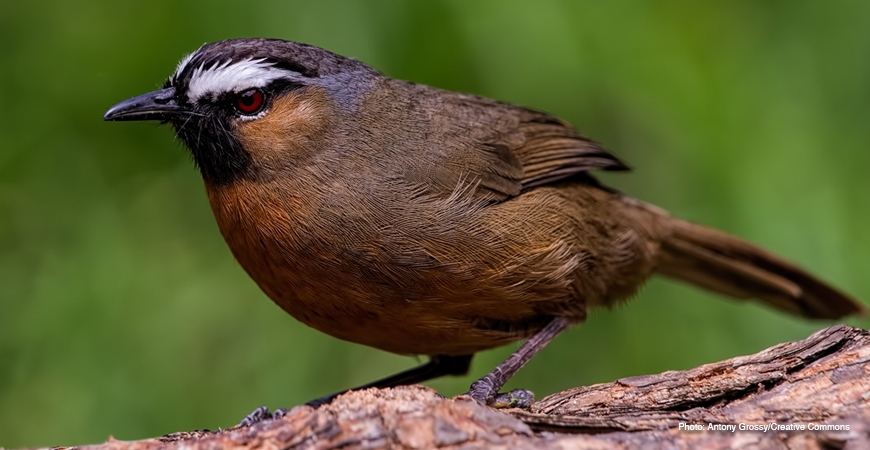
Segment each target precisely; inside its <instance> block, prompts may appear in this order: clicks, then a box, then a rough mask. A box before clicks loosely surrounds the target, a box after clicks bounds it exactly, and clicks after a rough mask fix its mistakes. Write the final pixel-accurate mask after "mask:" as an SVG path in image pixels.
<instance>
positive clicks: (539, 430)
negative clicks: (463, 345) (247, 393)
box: [88, 325, 870, 450]
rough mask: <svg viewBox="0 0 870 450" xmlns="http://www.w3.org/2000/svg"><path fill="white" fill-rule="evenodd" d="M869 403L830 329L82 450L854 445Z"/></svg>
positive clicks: (866, 371) (839, 333)
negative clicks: (589, 377)
mask: <svg viewBox="0 0 870 450" xmlns="http://www.w3.org/2000/svg"><path fill="white" fill-rule="evenodd" d="M868 405H870V334H868V332H867V331H865V330H861V329H857V328H851V327H848V326H845V325H838V326H834V327H831V328H828V329H825V330H822V331H819V332H817V333H815V334H813V335H812V336H810V337H808V338H807V339H804V340H802V341H798V342H789V343H785V344H780V345H777V346H774V347H771V348H769V349H767V350H764V351H762V352H760V353H757V354H754V355H751V356H743V357H738V358H733V359H729V360H726V361H721V362H717V363H713V364H707V365H703V366H700V367H697V368H694V369H691V370H687V371H681V372H674V371H671V372H665V373H661V374H658V375H645V376H640V377H631V378H623V379H620V380H617V381H615V382H612V383H606V384H598V385H594V386H588V387H580V388H575V389H570V390H567V391H564V392H559V393H557V394H554V395H551V396H549V397H547V398H544V399H543V400H541V401H539V402H537V403H535V404H534V405H533V406H532V408H531V410H530V411H524V410H504V411H498V410H494V409H491V408H488V407H484V406H481V405H479V404H477V403H476V402H474V401H473V400H471V399H470V398H468V397H466V396H459V397H456V398H453V399H445V398H442V397H440V396H439V395H438V394H437V393H435V392H434V391H432V390H431V389H428V388H425V387H421V386H406V387H400V388H394V389H368V390H363V391H357V392H351V393H348V394H345V395H342V396H340V397H338V398H337V399H336V400H335V401H334V402H333V403H332V404H330V405H327V406H324V407H321V408H319V409H317V410H315V409H312V408H310V407H307V406H302V407H297V408H294V409H293V410H291V411H290V412H289V413H288V414H287V415H286V416H285V417H283V418H280V419H275V420H269V421H264V422H261V423H258V424H255V425H254V426H252V427H249V428H245V429H228V430H221V431H216V432H210V431H193V432H181V433H174V434H171V435H167V436H163V437H161V438H155V439H146V440H142V441H135V442H122V441H117V440H113V439H109V441H108V442H106V443H105V444H102V445H97V446H91V447H88V448H92V449H125V450H128V449H129V450H133V449H155V448H170V449H176V448H178V449H181V448H185V449H214V448H236V449H247V448H258V449H260V448H262V449H271V448H337V447H341V448H384V447H388V448H435V447H438V448H445V449H453V448H460V447H461V448H482V447H486V448H511V449H514V448H518V449H525V448H529V449H532V448H534V449H549V448H554V449H555V448H595V449H603V448H625V449H629V448H644V449H646V448H668V449H683V448H686V449H688V448H692V449H695V448H700V449H705V448H709V449H731V448H733V449H738V448H739V449H743V448H757V449H782V448H810V449H829V448H854V449H861V448H870V408H868ZM741 424H742V426H743V428H747V427H748V426H753V427H758V428H760V430H747V429H743V430H741ZM732 426H733V427H734V431H731V427H732ZM691 428H700V430H692V429H691ZM715 428H719V430H718V431H717V430H715ZM787 428H793V429H791V430H789V429H787ZM711 429H713V430H711Z"/></svg>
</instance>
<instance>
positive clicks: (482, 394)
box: [468, 374, 535, 409]
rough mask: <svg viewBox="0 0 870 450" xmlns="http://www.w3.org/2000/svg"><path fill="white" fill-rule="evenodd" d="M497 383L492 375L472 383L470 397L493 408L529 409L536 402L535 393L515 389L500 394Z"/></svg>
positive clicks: (469, 391)
mask: <svg viewBox="0 0 870 450" xmlns="http://www.w3.org/2000/svg"><path fill="white" fill-rule="evenodd" d="M500 387H501V386H496V383H495V382H494V380H493V379H492V377H491V374H489V375H486V376H485V377H483V378H481V379H479V380H477V381H475V382H474V383H471V388H470V389H469V390H468V395H469V396H470V397H471V398H473V399H475V400H477V401H478V402H479V403H482V404H484V405H488V406H492V407H493V408H499V409H503V408H522V409H529V407H531V406H532V403H534V402H535V393H534V392H532V391H529V390H526V389H514V390H512V391H510V392H505V393H499V392H498V389H499V388H500Z"/></svg>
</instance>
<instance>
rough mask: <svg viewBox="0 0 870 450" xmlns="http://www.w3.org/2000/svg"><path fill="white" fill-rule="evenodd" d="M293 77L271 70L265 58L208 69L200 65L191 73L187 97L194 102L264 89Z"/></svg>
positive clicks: (227, 63)
mask: <svg viewBox="0 0 870 450" xmlns="http://www.w3.org/2000/svg"><path fill="white" fill-rule="evenodd" d="M292 74H293V72H289V71H286V70H282V69H278V68H275V67H272V63H268V62H265V59H250V58H249V59H245V60H242V61H237V62H234V63H231V61H226V62H224V63H222V64H218V65H215V66H212V67H209V68H205V67H204V66H203V65H200V66H199V67H197V68H196V69H194V70H193V74H191V77H190V83H189V84H188V86H187V97H188V99H189V100H190V101H192V102H194V101H197V100H199V99H201V98H202V97H204V96H206V95H208V94H218V93H222V92H241V91H244V90H247V89H252V88H261V87H263V86H266V85H267V84H269V83H271V82H272V81H274V80H277V79H279V78H287V77H290V76H292Z"/></svg>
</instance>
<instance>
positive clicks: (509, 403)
mask: <svg viewBox="0 0 870 450" xmlns="http://www.w3.org/2000/svg"><path fill="white" fill-rule="evenodd" d="M532 403H535V393H534V392H532V391H530V390H528V389H514V390H512V391H510V392H500V393H498V394H495V396H494V397H493V398H492V403H491V404H490V405H489V406H492V407H493V408H498V409H507V408H520V409H529V408H531V407H532Z"/></svg>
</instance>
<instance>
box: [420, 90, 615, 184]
mask: <svg viewBox="0 0 870 450" xmlns="http://www.w3.org/2000/svg"><path fill="white" fill-rule="evenodd" d="M415 87H417V88H418V89H421V88H422V89H427V92H426V94H429V95H425V94H424V95H422V96H421V95H420V93H419V92H418V93H417V95H418V97H417V99H418V103H417V105H415V106H418V107H423V108H421V109H423V110H425V111H426V112H427V116H428V120H427V122H428V124H429V126H428V129H427V130H426V133H425V134H426V135H427V138H428V139H427V144H428V145H427V147H428V151H426V152H423V155H425V156H423V158H422V159H421V160H420V161H421V162H422V161H423V160H424V159H425V167H424V166H417V167H415V168H413V169H412V170H411V171H410V172H409V173H408V175H409V178H411V179H412V180H413V181H417V182H421V184H424V185H426V186H427V187H428V190H429V191H430V193H431V192H434V193H437V194H438V195H442V196H446V195H453V194H454V193H455V192H456V189H465V188H467V187H468V185H467V183H474V190H473V191H471V194H472V195H473V196H475V197H478V198H486V199H489V200H494V201H501V200H504V199H506V198H509V197H513V196H516V195H519V194H520V193H521V192H522V191H526V190H529V189H532V188H535V187H538V186H543V185H546V184H550V183H554V182H557V181H560V180H565V179H567V178H571V177H574V176H577V175H578V174H581V173H584V172H588V171H591V170H595V169H603V170H628V169H629V168H628V166H627V165H626V164H625V163H623V162H622V161H620V160H619V159H618V158H617V157H616V156H614V155H613V154H612V153H610V152H609V151H607V150H606V149H604V148H603V147H602V146H601V145H599V144H598V143H596V142H594V141H592V140H590V139H587V138H585V137H583V136H581V135H580V134H578V133H577V132H576V131H575V130H574V128H573V127H571V125H570V124H568V123H566V122H564V121H562V120H559V119H557V118H555V117H552V116H549V115H547V114H544V113H541V112H537V111H533V110H529V109H525V108H521V107H518V106H514V105H510V104H506V103H500V102H496V101H494V100H490V99H486V98H481V97H475V96H471V95H464V94H457V93H454V92H446V91H440V90H435V89H432V88H427V87H420V86H415ZM421 97H424V98H423V99H421ZM425 97H428V98H425ZM421 156H422V155H421ZM463 183H466V184H465V185H464V186H463ZM469 191H470V189H469Z"/></svg>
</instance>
